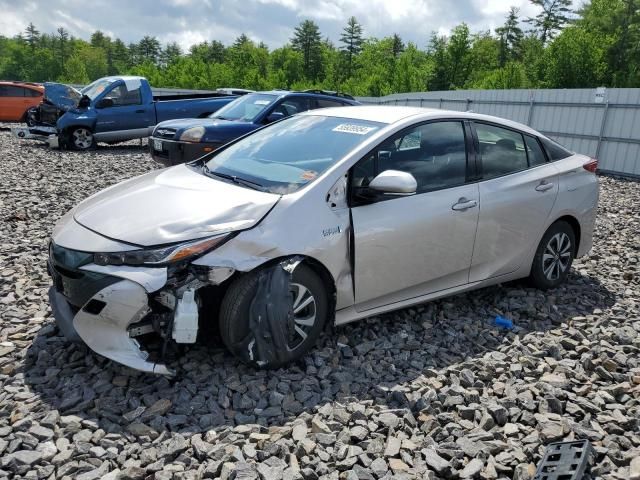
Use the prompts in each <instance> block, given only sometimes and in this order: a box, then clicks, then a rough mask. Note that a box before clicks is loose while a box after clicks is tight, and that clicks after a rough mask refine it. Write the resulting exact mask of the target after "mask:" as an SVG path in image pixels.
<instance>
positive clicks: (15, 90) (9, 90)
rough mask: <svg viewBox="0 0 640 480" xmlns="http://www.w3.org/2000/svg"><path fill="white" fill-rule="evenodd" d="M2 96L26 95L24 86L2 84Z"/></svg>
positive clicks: (0, 87) (0, 89)
mask: <svg viewBox="0 0 640 480" xmlns="http://www.w3.org/2000/svg"><path fill="white" fill-rule="evenodd" d="M0 97H24V88H22V87H14V86H13V85H0Z"/></svg>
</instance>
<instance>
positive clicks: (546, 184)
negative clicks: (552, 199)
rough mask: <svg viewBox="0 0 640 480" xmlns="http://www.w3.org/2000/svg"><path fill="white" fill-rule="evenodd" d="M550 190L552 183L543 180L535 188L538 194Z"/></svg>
mask: <svg viewBox="0 0 640 480" xmlns="http://www.w3.org/2000/svg"><path fill="white" fill-rule="evenodd" d="M552 188H553V183H550V182H547V181H546V180H543V181H541V182H540V185H538V186H537V187H536V190H537V191H538V192H546V191H547V190H551V189H552Z"/></svg>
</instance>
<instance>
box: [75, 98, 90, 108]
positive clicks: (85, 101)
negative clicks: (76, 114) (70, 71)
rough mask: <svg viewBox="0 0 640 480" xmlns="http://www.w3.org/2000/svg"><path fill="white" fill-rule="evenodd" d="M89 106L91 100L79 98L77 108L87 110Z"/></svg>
mask: <svg viewBox="0 0 640 480" xmlns="http://www.w3.org/2000/svg"><path fill="white" fill-rule="evenodd" d="M89 105H91V99H90V98H89V97H87V96H86V95H83V96H82V97H80V101H79V102H78V107H79V108H87V107H88V106H89Z"/></svg>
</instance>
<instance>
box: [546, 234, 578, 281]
mask: <svg viewBox="0 0 640 480" xmlns="http://www.w3.org/2000/svg"><path fill="white" fill-rule="evenodd" d="M570 263H571V239H570V238H569V236H568V235H567V234H566V233H562V232H560V233H556V234H555V235H554V236H553V237H551V239H550V240H549V242H548V243H547V246H546V247H545V249H544V254H543V255H542V272H543V273H544V276H545V277H546V278H547V280H550V281H552V282H554V281H556V280H557V279H558V278H560V276H561V275H562V274H563V273H564V272H566V271H567V269H568V268H569V264H570Z"/></svg>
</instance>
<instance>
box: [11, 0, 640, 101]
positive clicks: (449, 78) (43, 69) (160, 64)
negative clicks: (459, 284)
mask: <svg viewBox="0 0 640 480" xmlns="http://www.w3.org/2000/svg"><path fill="white" fill-rule="evenodd" d="M530 1H531V3H532V4H534V5H536V7H538V11H539V14H538V15H536V16H535V17H531V18H522V17H521V16H520V12H519V10H518V9H517V8H511V10H510V11H509V13H508V14H507V16H506V18H505V19H504V23H503V24H502V25H501V26H500V27H499V28H496V29H495V30H494V31H480V32H472V31H470V30H469V27H468V26H467V25H466V24H464V23H462V24H460V25H458V26H456V27H455V28H453V29H452V30H451V32H450V33H449V35H438V34H435V33H433V34H431V35H430V36H427V37H426V40H427V41H426V48H424V49H420V48H418V46H417V45H416V44H415V43H412V42H405V41H404V40H403V39H402V38H401V37H400V36H399V35H398V34H392V35H390V36H388V37H385V38H374V37H367V36H366V32H365V30H364V28H363V26H362V25H361V24H360V23H359V22H358V21H357V19H356V18H354V17H351V18H349V19H348V21H347V23H346V26H345V27H344V29H343V31H342V34H341V35H340V38H339V39H338V42H337V44H336V43H334V42H333V41H332V40H330V39H329V38H327V37H323V35H322V33H321V31H320V28H319V26H318V25H317V24H316V23H315V22H313V21H312V20H304V21H302V22H301V23H300V24H299V25H298V26H297V27H295V28H294V29H293V32H292V36H291V39H290V41H289V42H288V43H287V44H285V45H283V46H281V47H279V48H275V49H269V48H268V47H267V46H266V45H265V44H264V43H262V42H260V43H257V42H255V41H253V40H252V39H251V38H249V37H248V36H247V35H245V34H242V35H240V36H239V37H238V38H237V39H236V40H235V41H234V42H233V44H231V45H224V44H223V43H222V42H220V41H217V40H211V41H206V42H203V43H199V44H197V45H193V46H192V47H191V48H190V49H189V51H188V52H183V51H182V49H181V48H180V46H179V45H178V44H177V43H169V44H167V45H164V46H163V45H161V43H160V42H159V41H158V39H157V38H155V37H153V36H144V37H143V38H142V39H141V40H140V41H139V42H137V43H129V44H125V43H124V42H123V41H122V40H120V39H118V38H115V39H114V38H110V37H109V36H107V35H105V34H104V33H102V32H100V31H96V32H94V33H93V34H92V35H91V37H90V39H89V40H88V41H86V40H83V39H80V38H74V37H73V36H71V35H69V32H67V31H66V30H65V29H64V28H58V29H57V31H56V32H55V33H41V32H40V31H38V29H37V27H36V26H35V25H33V24H29V26H28V27H27V29H26V31H25V32H24V33H22V34H20V35H17V36H15V37H13V38H7V37H4V36H0V78H1V79H9V80H12V79H13V80H26V81H34V82H43V81H61V82H66V83H74V84H85V83H88V82H90V81H92V80H95V79H96V78H99V77H102V76H106V75H116V74H134V75H143V76H145V77H147V78H148V79H149V80H150V82H151V84H152V85H154V86H157V87H179V88H193V89H213V88H218V87H237V88H250V89H255V90H265V89H272V88H283V89H307V88H323V89H329V90H338V91H343V92H349V93H352V94H354V95H363V96H381V95H387V94H390V93H400V92H411V91H438V90H453V89H463V88H471V89H475V88H483V89H507V88H509V89H510V88H587V87H595V86H608V87H640V0H590V1H587V2H586V3H585V4H584V5H583V6H582V7H581V8H580V9H579V10H573V9H572V4H571V0H530Z"/></svg>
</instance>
